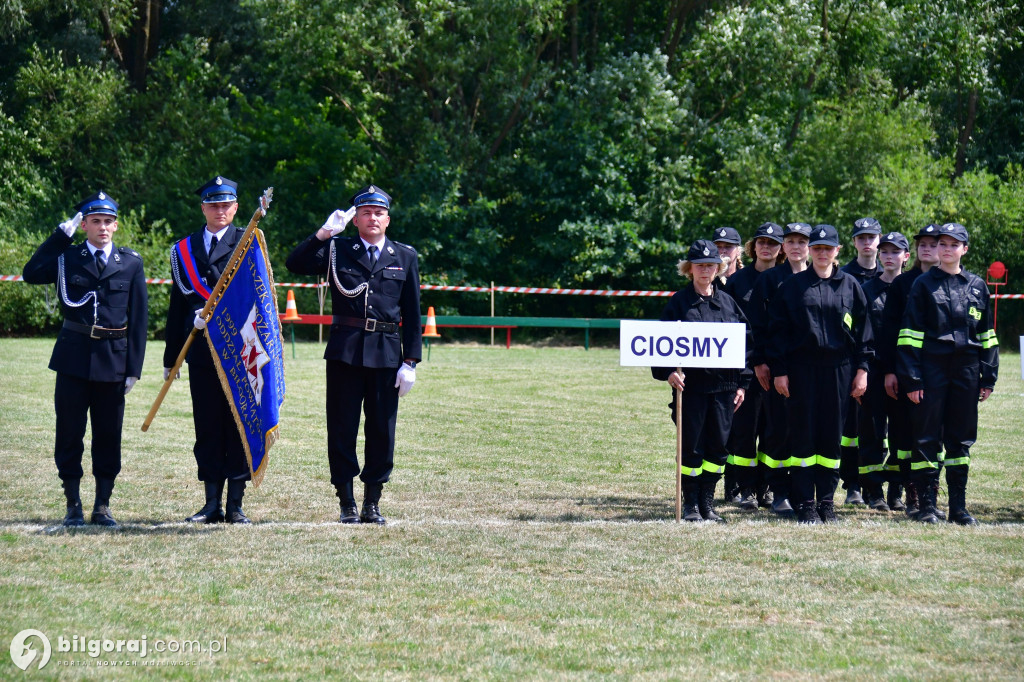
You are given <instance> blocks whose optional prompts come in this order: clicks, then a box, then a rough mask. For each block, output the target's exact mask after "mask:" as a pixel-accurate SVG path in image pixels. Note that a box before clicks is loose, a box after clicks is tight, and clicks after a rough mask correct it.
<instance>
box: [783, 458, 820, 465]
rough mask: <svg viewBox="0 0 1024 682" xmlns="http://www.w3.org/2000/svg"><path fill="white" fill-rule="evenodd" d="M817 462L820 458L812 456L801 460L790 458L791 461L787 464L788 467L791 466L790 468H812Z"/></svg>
mask: <svg viewBox="0 0 1024 682" xmlns="http://www.w3.org/2000/svg"><path fill="white" fill-rule="evenodd" d="M817 461H818V456H817V455H811V456H810V457H807V458H805V459H800V458H798V457H790V458H789V460H788V461H787V462H786V466H790V467H812V466H814V464H815V462H817Z"/></svg>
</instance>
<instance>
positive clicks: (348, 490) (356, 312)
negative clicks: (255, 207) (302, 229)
mask: <svg viewBox="0 0 1024 682" xmlns="http://www.w3.org/2000/svg"><path fill="white" fill-rule="evenodd" d="M390 210H391V197H390V196H388V194H387V193H386V192H384V191H383V190H381V189H380V188H378V187H375V186H373V185H370V186H368V187H364V188H363V189H361V190H359V191H358V192H356V195H355V196H354V197H352V208H350V209H349V210H348V211H345V212H342V211H340V210H339V211H335V212H334V213H332V214H331V216H330V217H329V218H328V219H327V222H326V223H325V224H324V225H323V227H321V228H320V229H319V230H317V232H316V233H315V234H313V235H312V236H310V237H309V238H307V239H306V240H305V241H304V242H302V243H301V244H299V245H298V246H297V247H295V250H294V251H292V253H291V255H290V256H288V261H287V263H286V264H287V267H288V269H289V270H291V271H292V272H294V273H297V274H300V275H326V276H327V280H328V281H329V282H330V285H331V309H332V311H333V313H334V323H333V324H332V325H331V338H330V341H329V342H328V343H327V350H326V351H325V352H324V359H325V360H327V457H328V460H329V462H330V467H331V484H332V485H334V487H335V490H336V494H337V496H338V500H339V503H340V506H341V517H340V518H339V521H340V522H341V523H360V522H362V523H376V524H384V523H386V519H385V518H384V517H383V516H382V515H381V513H380V507H379V503H380V495H381V490H382V489H383V488H384V484H385V483H387V482H388V480H390V477H391V470H392V469H393V468H394V460H395V424H396V422H397V419H398V399H399V398H401V397H402V396H404V395H405V394H406V393H408V392H409V391H410V390H412V386H413V383H414V382H415V381H416V363H417V362H419V360H420V354H421V344H422V328H421V326H420V275H419V263H418V259H417V255H416V250H415V249H413V248H412V247H411V246H407V245H405V244H400V243H399V242H395V241H392V240H391V239H388V238H386V237H385V231H386V230H387V228H388V226H389V225H390V224H391V215H390ZM349 220H352V221H353V222H354V223H355V226H356V229H357V230H358V234H357V235H356V236H354V237H342V236H340V232H341V231H342V230H343V229H344V228H345V225H346V224H347V223H348V221H349ZM399 323H401V325H399ZM403 360H404V362H403ZM360 411H363V412H364V413H365V415H366V420H365V423H364V433H365V435H366V452H365V458H364V463H363V467H362V469H361V470H360V467H359V460H358V458H357V457H356V438H357V436H358V434H359V415H360ZM356 475H358V476H359V478H360V479H362V481H363V491H364V494H363V506H362V510H361V511H360V512H359V513H357V512H356V502H355V496H354V493H353V489H352V479H353V478H354V477H355V476H356Z"/></svg>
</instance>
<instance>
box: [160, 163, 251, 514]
mask: <svg viewBox="0 0 1024 682" xmlns="http://www.w3.org/2000/svg"><path fill="white" fill-rule="evenodd" d="M196 194H198V195H199V196H200V200H201V203H200V208H201V209H202V211H203V216H204V217H205V218H206V225H205V226H204V227H203V228H202V229H201V230H199V231H198V232H193V233H192V234H190V235H189V236H187V237H185V238H184V239H182V240H181V241H179V242H178V243H176V244H175V245H174V246H173V247H171V276H172V277H173V278H174V286H172V287H171V302H170V305H169V306H168V308H167V345H166V346H165V347H164V380H166V379H167V377H168V376H169V374H170V371H171V369H170V368H171V367H173V366H174V363H175V362H176V361H177V359H178V354H179V353H181V349H182V347H183V346H184V345H185V340H186V339H187V338H188V335H189V334H190V333H191V332H192V327H193V326H194V327H195V328H196V329H198V330H200V331H199V334H198V335H197V336H196V338H195V339H194V340H193V342H192V345H191V346H190V347H189V350H188V355H187V356H186V358H185V360H186V362H188V387H189V393H191V395H192V422H193V424H194V425H195V430H196V444H195V446H194V447H193V448H192V451H193V453H194V454H195V457H196V464H197V465H198V468H199V474H198V475H199V480H200V481H202V482H203V487H204V488H205V492H206V504H205V505H203V508H202V509H200V510H199V511H197V512H196V513H195V514H193V515H192V516H190V517H188V518H187V519H185V520H186V521H188V522H190V523H216V522H218V521H224V520H227V521H228V522H229V523H250V521H249V518H248V517H247V516H246V515H245V512H243V511H242V497H243V496H244V494H245V482H246V481H248V480H249V479H250V478H252V475H251V474H250V472H249V463H248V462H247V461H246V459H245V449H244V448H243V447H242V437H241V435H240V434H239V433H238V427H237V426H236V425H235V417H234V415H233V413H232V412H231V406H230V405H229V404H228V399H227V397H226V396H225V395H224V389H223V388H222V387H221V384H220V379H219V378H218V376H217V370H216V368H215V367H214V364H213V362H214V361H213V358H212V357H211V355H210V347H209V344H208V343H207V341H206V339H205V338H203V335H204V334H205V333H206V332H205V329H206V322H205V320H203V319H202V317H200V316H199V312H200V311H202V309H203V307H204V306H205V305H206V301H207V300H208V299H209V297H210V292H211V291H212V290H213V288H214V286H215V285H216V284H217V280H219V279H220V276H221V273H222V272H223V271H224V268H226V267H227V266H228V263H229V262H230V260H231V254H232V252H233V251H234V250H235V245H236V244H237V243H238V240H239V239H241V237H242V235H243V234H244V233H245V229H244V228H241V227H235V226H234V225H233V224H232V223H231V221H232V220H234V218H235V213H236V212H237V211H238V183H236V182H235V181H234V180H229V179H227V178H225V177H223V176H220V175H218V176H217V177H215V178H213V179H212V180H210V181H209V182H207V183H206V184H205V185H203V186H202V187H200V188H199V189H197V190H196ZM225 481H227V487H228V494H227V502H226V506H225V510H224V511H221V506H220V499H221V495H222V494H223V492H224V483H225Z"/></svg>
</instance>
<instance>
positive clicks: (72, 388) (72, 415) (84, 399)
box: [53, 372, 124, 480]
mask: <svg viewBox="0 0 1024 682" xmlns="http://www.w3.org/2000/svg"><path fill="white" fill-rule="evenodd" d="M53 410H54V413H55V414H56V415H57V438H56V441H55V443H54V448H53V459H54V461H55V462H56V463H57V474H58V475H59V476H60V477H61V479H62V480H75V479H80V478H82V454H83V453H84V452H85V426H86V423H87V421H89V420H90V419H91V421H92V448H91V451H92V474H93V476H95V477H96V478H107V479H110V480H114V479H115V478H117V475H118V474H119V473H120V472H121V426H122V424H123V422H124V381H123V380H122V381H89V380H88V379H80V378H78V377H73V376H71V375H69V374H64V373H62V372H57V382H56V385H55V387H54V391H53Z"/></svg>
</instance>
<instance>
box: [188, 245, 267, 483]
mask: <svg viewBox="0 0 1024 682" xmlns="http://www.w3.org/2000/svg"><path fill="white" fill-rule="evenodd" d="M255 236H256V238H255V239H253V240H252V241H251V242H250V243H249V248H248V249H246V251H245V253H244V254H242V258H241V262H240V263H239V265H238V267H237V268H236V269H235V270H234V272H232V273H230V276H229V279H228V280H227V282H226V283H225V286H224V290H223V294H222V297H221V299H220V301H219V302H218V303H217V307H216V308H214V310H213V313H212V314H211V316H210V319H209V320H208V321H207V323H206V339H207V342H208V343H209V344H210V353H211V355H212V356H213V357H214V358H215V360H216V362H215V363H214V364H215V366H216V368H217V374H218V376H219V377H220V383H221V385H222V386H223V387H224V394H225V395H226V396H227V398H228V403H229V404H230V405H231V412H232V413H233V414H234V416H235V423H236V425H237V426H238V432H239V433H240V434H241V436H242V445H243V447H244V448H245V457H246V459H247V460H248V462H249V471H250V472H251V473H252V482H253V485H254V486H259V484H260V481H262V480H263V472H264V470H265V468H266V464H267V452H268V451H269V450H270V447H271V446H272V445H273V444H274V442H275V441H277V435H278V431H277V426H278V423H277V422H278V413H279V410H280V407H281V403H282V402H284V338H283V336H282V335H281V324H280V321H279V318H278V315H277V297H276V295H275V291H274V276H273V271H272V270H271V268H270V263H269V262H267V259H266V255H265V254H266V253H267V245H266V243H265V242H264V241H263V232H262V231H260V230H256V235H255Z"/></svg>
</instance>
